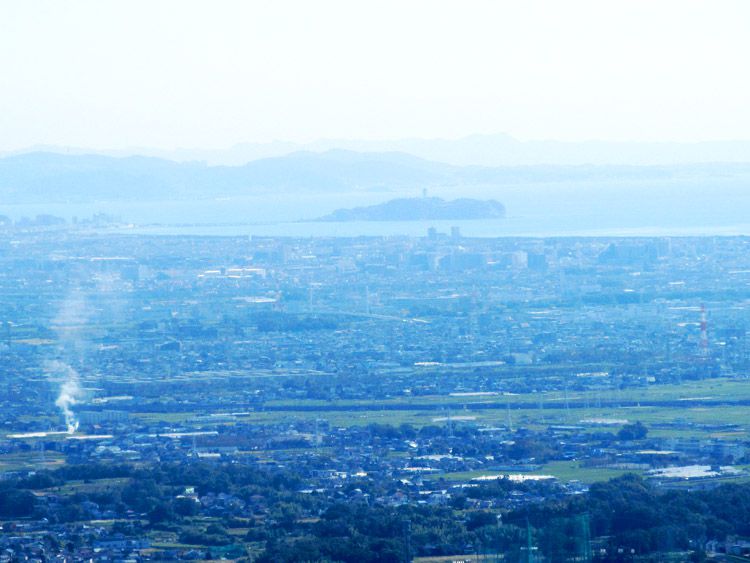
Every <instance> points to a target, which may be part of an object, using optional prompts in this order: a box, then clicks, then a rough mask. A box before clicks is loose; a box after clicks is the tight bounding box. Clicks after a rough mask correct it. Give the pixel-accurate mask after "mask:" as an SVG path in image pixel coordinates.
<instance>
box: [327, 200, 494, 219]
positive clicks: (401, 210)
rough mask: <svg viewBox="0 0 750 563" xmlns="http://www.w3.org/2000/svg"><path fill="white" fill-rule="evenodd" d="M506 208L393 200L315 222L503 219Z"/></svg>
mask: <svg viewBox="0 0 750 563" xmlns="http://www.w3.org/2000/svg"><path fill="white" fill-rule="evenodd" d="M503 217H505V206H504V205H503V204H502V203H500V202H499V201H495V200H492V199H490V200H478V199H469V198H460V199H454V200H450V201H447V200H444V199H442V198H439V197H415V198H400V199H392V200H390V201H386V202H385V203H381V204H378V205H371V206H369V207H354V208H351V209H337V210H336V211H334V212H333V213H331V214H330V215H325V216H324V217H320V218H318V219H316V221H341V222H344V221H423V220H431V221H432V220H434V221H439V220H472V219H502V218H503Z"/></svg>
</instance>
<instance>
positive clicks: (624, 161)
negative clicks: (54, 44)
mask: <svg viewBox="0 0 750 563" xmlns="http://www.w3.org/2000/svg"><path fill="white" fill-rule="evenodd" d="M330 150H346V151H355V152H365V153H384V152H386V153H387V152H401V153H407V154H410V155H414V156H417V157H419V158H423V159H425V160H431V161H436V162H444V163H446V164H452V165H454V166H488V167H496V166H537V165H561V166H578V165H628V166H652V165H658V166H672V165H684V164H688V165H689V164H701V163H703V164H705V163H709V162H735V163H737V162H750V141H748V140H735V141H731V140H726V141H701V142H666V141H597V140H592V141H557V140H529V141H521V140H518V139H515V138H513V137H512V136H510V135H506V134H502V133H496V134H475V135H468V136H465V137H461V138H457V139H441V138H433V139H420V138H411V139H383V140H366V139H320V140H317V141H311V142H305V143H295V142H290V141H272V142H265V143H239V144H236V145H234V146H231V147H228V148H224V149H199V148H196V149H190V148H179V149H173V150H169V149H153V148H132V149H128V150H125V149H118V150H101V151H92V150H90V149H82V148H70V147H55V146H40V147H31V148H29V149H26V150H24V151H15V153H14V154H20V153H28V152H55V153H65V154H77V155H81V154H91V153H96V154H101V155H108V156H116V157H123V156H130V155H133V154H139V155H144V156H152V157H157V158H163V159H167V160H175V161H178V162H190V161H203V162H206V163H208V164H210V165H225V166H239V165H244V164H246V163H247V162H250V161H254V160H260V159H265V158H275V157H282V156H288V155H291V154H293V153H296V152H314V153H324V152H327V151H330ZM0 156H2V155H0Z"/></svg>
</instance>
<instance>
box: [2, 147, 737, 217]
mask: <svg viewBox="0 0 750 563" xmlns="http://www.w3.org/2000/svg"><path fill="white" fill-rule="evenodd" d="M720 176H721V177H726V176H737V177H742V178H750V164H693V165H681V166H647V167H639V166H514V167H482V166H463V167H462V166H454V165H450V164H444V163H440V162H433V161H429V160H425V159H422V158H419V157H415V156H412V155H409V154H404V153H399V152H382V153H370V152H366V153H359V152H352V151H345V150H331V151H327V152H324V153H315V152H297V153H292V154H289V155H287V156H281V157H273V158H265V159H260V160H255V161H252V162H249V163H247V164H245V165H242V166H209V165H207V164H205V163H202V162H174V161H170V160H164V159H159V158H154V157H143V156H130V157H124V158H117V157H111V156H103V155H64V154H57V153H26V154H19V155H14V156H8V157H5V158H1V159H0V201H1V202H3V203H5V204H12V203H69V202H74V203H79V202H101V201H135V200H138V201H159V200H191V199H206V198H221V197H237V196H243V195H258V194H264V193H275V194H286V193H289V194H293V193H303V192H307V193H344V192H349V193H350V192H366V191H372V192H381V191H382V192H388V191H393V192H398V191H400V192H402V193H403V192H405V191H412V192H413V191H414V190H422V189H431V188H458V189H459V191H460V189H461V188H462V187H466V186H472V187H477V186H478V187H483V186H488V187H493V188H497V187H502V186H507V185H513V184H516V185H523V184H528V183H555V182H597V181H611V180H613V179H615V180H618V181H619V180H628V181H636V182H645V181H651V180H654V181H657V180H664V179H680V178H682V177H690V178H695V177H700V178H703V177H705V178H709V179H710V178H715V177H720Z"/></svg>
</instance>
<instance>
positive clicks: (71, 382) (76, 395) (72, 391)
mask: <svg viewBox="0 0 750 563" xmlns="http://www.w3.org/2000/svg"><path fill="white" fill-rule="evenodd" d="M45 367H46V372H47V374H48V376H49V377H50V378H54V379H55V380H57V381H59V382H60V394H59V395H58V397H57V400H56V401H55V405H56V406H57V407H58V408H59V409H60V410H61V411H62V413H63V416H64V417H65V426H66V427H67V429H68V433H69V434H72V433H73V432H75V431H76V430H78V420H77V419H76V415H75V413H74V412H73V409H72V407H73V406H74V405H76V404H78V402H79V401H80V400H81V399H82V398H83V391H82V389H81V385H80V378H79V377H78V372H77V371H76V370H74V369H73V368H72V367H70V366H69V365H68V364H66V363H64V362H60V361H52V362H47V364H46V365H45Z"/></svg>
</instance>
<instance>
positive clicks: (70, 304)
mask: <svg viewBox="0 0 750 563" xmlns="http://www.w3.org/2000/svg"><path fill="white" fill-rule="evenodd" d="M85 323H86V303H85V299H84V297H83V295H81V294H80V293H78V292H77V293H73V294H71V295H69V296H68V297H67V299H65V301H63V303H62V305H61V306H60V310H59V312H58V314H57V316H56V317H55V318H54V319H53V321H52V327H53V329H54V330H55V332H57V335H58V338H59V340H60V346H61V352H62V354H63V357H64V358H65V359H66V360H68V361H72V360H73V359H74V358H77V359H78V360H79V361H80V360H81V359H82V356H83V354H84V349H85V343H84V341H83V339H82V338H81V334H80V333H81V330H82V328H83V325H84V324H85ZM44 371H45V373H46V374H47V377H48V378H49V379H50V380H51V381H54V382H55V383H58V384H59V385H60V392H59V395H58V396H57V399H56V400H55V405H56V406H57V407H58V408H59V409H60V410H61V411H62V414H63V416H64V417H65V425H66V427H67V431H68V433H70V434H72V433H73V432H75V431H76V430H78V420H77V419H76V416H75V412H73V407H74V406H75V405H76V404H78V403H79V402H81V401H82V400H83V390H82V389H81V379H80V376H79V375H78V372H77V371H76V370H75V369H74V368H73V367H72V366H71V365H70V364H69V363H67V362H65V361H61V360H52V361H48V362H45V364H44Z"/></svg>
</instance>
